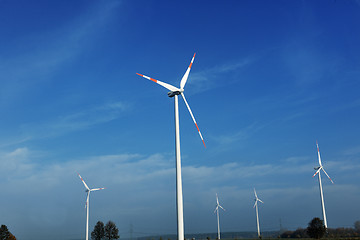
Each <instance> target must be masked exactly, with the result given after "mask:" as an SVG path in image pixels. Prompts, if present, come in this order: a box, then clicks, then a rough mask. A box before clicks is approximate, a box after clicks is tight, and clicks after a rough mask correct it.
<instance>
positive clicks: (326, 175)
mask: <svg viewBox="0 0 360 240" xmlns="http://www.w3.org/2000/svg"><path fill="white" fill-rule="evenodd" d="M322 170H323V171H324V173H325V174H326V176H327V177H328V178H329V179H330V181H331V182H332V184H334V182H333V180H331V178H330V176H329V175H328V174H327V172H326V171H325V169H324V168H322Z"/></svg>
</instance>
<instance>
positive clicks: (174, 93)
mask: <svg viewBox="0 0 360 240" xmlns="http://www.w3.org/2000/svg"><path fill="white" fill-rule="evenodd" d="M182 92H184V90H182V91H181V90H180V91H171V92H168V96H169V97H174V96H175V95H180V94H181V93H182Z"/></svg>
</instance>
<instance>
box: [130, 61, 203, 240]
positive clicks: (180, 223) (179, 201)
mask: <svg viewBox="0 0 360 240" xmlns="http://www.w3.org/2000/svg"><path fill="white" fill-rule="evenodd" d="M194 58H195V54H194V56H193V58H192V59H191V62H190V65H189V67H188V68H187V70H186V72H185V74H184V76H183V77H182V79H181V81H180V88H177V87H174V86H172V85H170V84H167V83H164V82H161V81H158V80H156V79H153V78H151V77H148V76H145V75H143V74H139V73H136V74H137V75H139V76H141V77H144V78H146V79H149V80H151V81H153V82H155V83H157V84H159V85H161V86H163V87H164V88H166V89H168V90H170V92H168V96H169V97H174V102H175V150H176V205H177V230H178V240H184V217H183V194H182V180H181V155H180V130H179V104H178V95H181V96H182V98H183V99H184V102H185V104H186V107H187V108H188V110H189V112H190V115H191V117H192V119H193V121H194V123H195V126H196V128H197V130H198V133H199V135H200V138H201V140H202V142H203V144H204V146H205V147H206V145H205V142H204V139H203V137H202V135H201V132H200V130H199V127H198V125H197V123H196V121H195V118H194V115H193V114H192V111H191V109H190V106H189V104H188V103H187V101H186V98H185V95H184V87H185V84H186V81H187V79H188V77H189V73H190V70H191V66H192V64H193V62H194Z"/></svg>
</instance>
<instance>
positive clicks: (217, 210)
mask: <svg viewBox="0 0 360 240" xmlns="http://www.w3.org/2000/svg"><path fill="white" fill-rule="evenodd" d="M219 207H220V208H221V209H222V210H224V211H225V209H224V208H223V207H222V206H221V205H220V204H219V198H218V195H217V193H216V208H215V211H214V213H215V212H216V214H217V226H218V239H220V221H219Z"/></svg>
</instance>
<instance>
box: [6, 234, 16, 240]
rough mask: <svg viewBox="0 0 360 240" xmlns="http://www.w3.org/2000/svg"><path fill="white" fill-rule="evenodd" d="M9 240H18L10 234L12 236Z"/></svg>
mask: <svg viewBox="0 0 360 240" xmlns="http://www.w3.org/2000/svg"><path fill="white" fill-rule="evenodd" d="M7 240H16V237H15V236H14V235H12V234H11V233H10V236H9V237H8V239H7Z"/></svg>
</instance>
